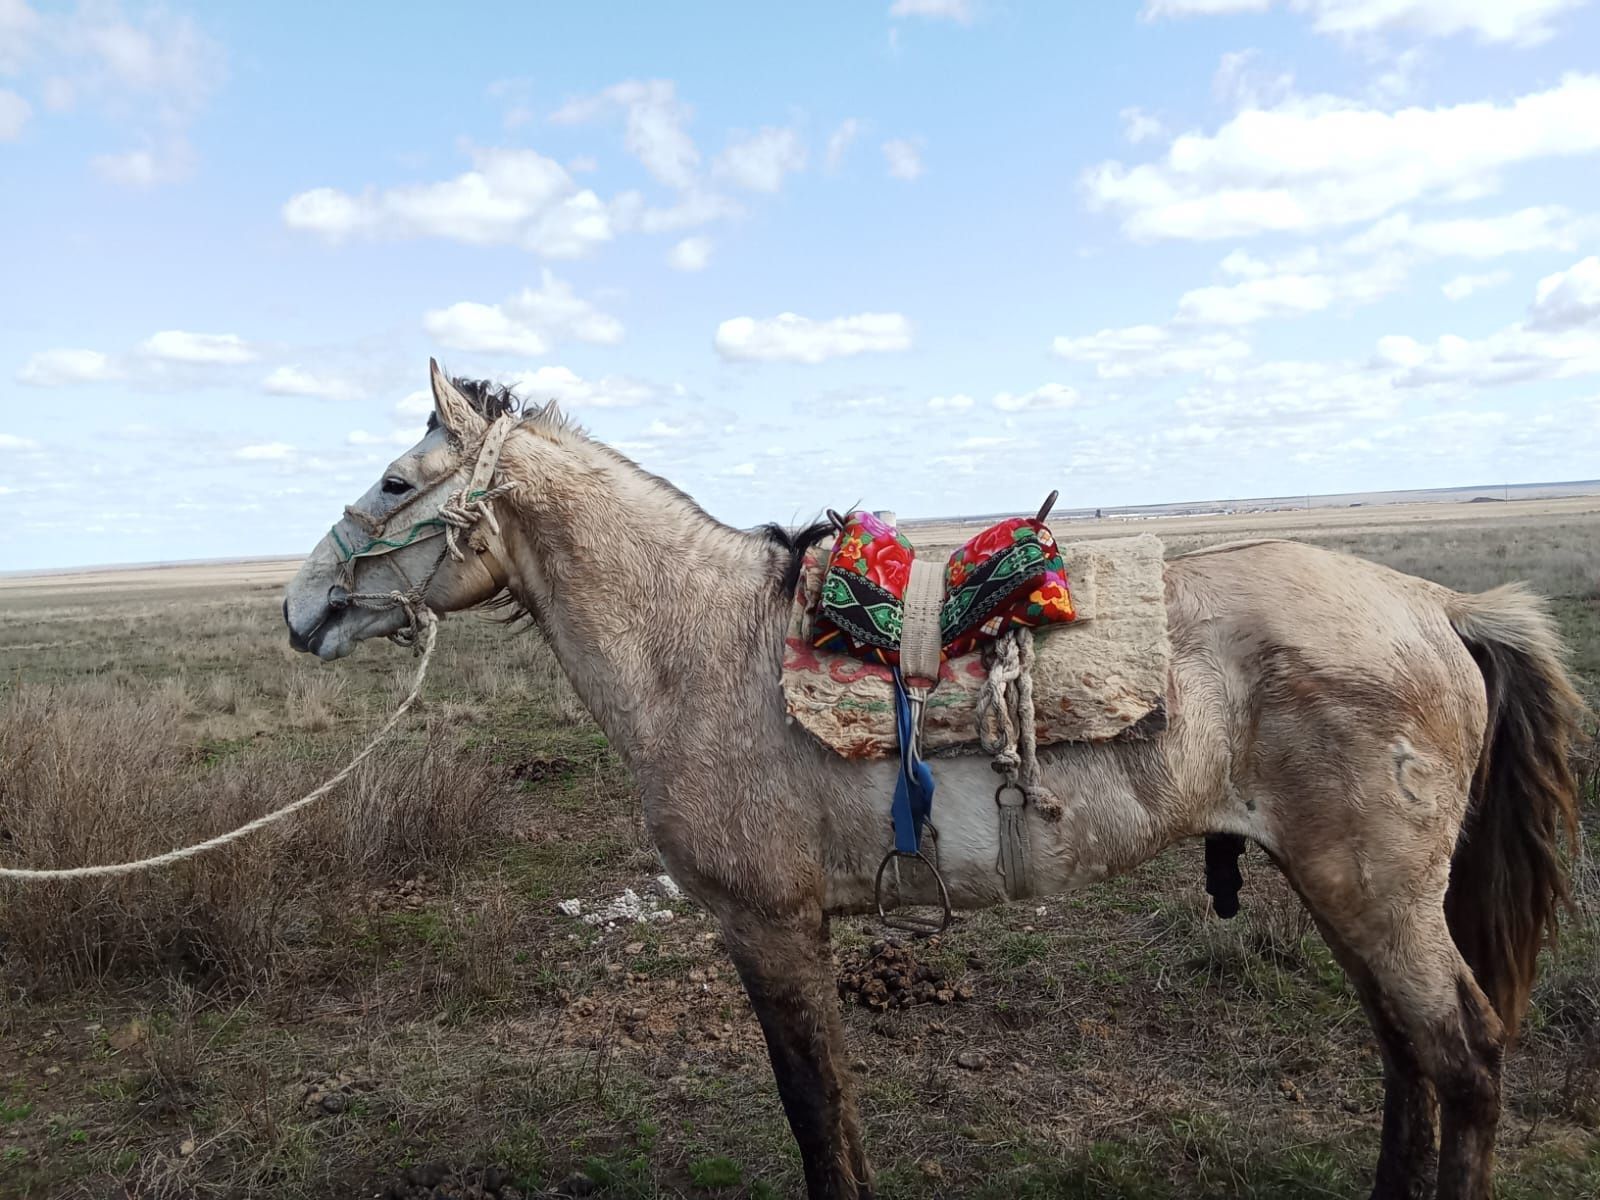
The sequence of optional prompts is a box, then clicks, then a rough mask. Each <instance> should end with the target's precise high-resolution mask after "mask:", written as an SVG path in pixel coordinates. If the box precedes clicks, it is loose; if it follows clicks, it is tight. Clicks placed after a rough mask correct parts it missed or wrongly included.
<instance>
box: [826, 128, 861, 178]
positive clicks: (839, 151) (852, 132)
mask: <svg viewBox="0 0 1600 1200" xmlns="http://www.w3.org/2000/svg"><path fill="white" fill-rule="evenodd" d="M860 133H861V122H860V121H858V120H856V118H855V117H846V118H845V119H844V120H842V121H840V122H839V127H838V128H837V129H835V130H834V131H833V132H832V133H831V134H829V135H828V151H827V155H826V161H827V164H828V170H830V171H837V170H838V169H839V164H840V163H842V162H843V161H844V156H845V152H846V151H847V150H849V149H850V143H851V142H853V141H855V140H856V137H857V136H858V135H859V134H860Z"/></svg>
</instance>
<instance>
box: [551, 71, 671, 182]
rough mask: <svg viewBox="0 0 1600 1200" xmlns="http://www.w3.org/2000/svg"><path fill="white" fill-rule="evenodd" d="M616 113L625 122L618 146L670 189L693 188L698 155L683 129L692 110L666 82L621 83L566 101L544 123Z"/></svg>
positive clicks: (567, 122) (571, 121)
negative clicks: (621, 115)
mask: <svg viewBox="0 0 1600 1200" xmlns="http://www.w3.org/2000/svg"><path fill="white" fill-rule="evenodd" d="M618 109H620V110H621V111H622V112H623V114H624V118H625V122H626V132H625V133H624V135H623V144H624V145H625V146H627V148H628V151H629V153H631V154H632V155H633V156H634V157H635V158H637V159H638V160H639V161H640V162H641V163H643V164H644V167H645V169H646V170H647V171H649V172H650V174H652V175H654V176H655V177H656V178H657V179H659V180H660V181H661V182H662V183H665V184H667V185H668V186H670V187H675V188H687V187H689V186H690V185H691V184H693V183H694V180H695V173H696V171H697V169H698V168H699V165H700V152H699V150H697V149H696V148H695V144H694V139H693V138H691V137H690V136H689V133H688V131H687V130H686V129H685V128H684V126H686V125H687V124H688V123H689V120H690V118H691V117H692V116H693V115H694V110H693V109H691V108H690V107H689V106H688V105H687V104H685V103H684V102H683V101H682V100H680V99H678V90H677V85H676V84H674V83H673V82H672V81H671V80H670V79H649V80H640V79H629V80H625V81H624V82H622V83H618V84H614V85H612V86H611V87H608V88H606V89H605V90H604V91H602V92H598V93H596V94H594V95H592V96H582V97H579V98H577V99H574V100H569V101H567V103H566V104H564V105H562V106H561V107H560V108H559V109H557V110H556V111H555V112H553V113H552V114H550V120H551V121H552V122H554V123H555V124H557V125H575V124H579V123H581V122H585V121H591V120H594V119H595V118H596V117H598V116H601V115H603V114H605V113H607V112H610V111H614V110H618Z"/></svg>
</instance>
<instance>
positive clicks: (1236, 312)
mask: <svg viewBox="0 0 1600 1200" xmlns="http://www.w3.org/2000/svg"><path fill="white" fill-rule="evenodd" d="M1230 264H1231V267H1232V269H1233V270H1234V271H1235V272H1238V273H1248V277H1247V278H1245V279H1244V280H1243V281H1241V282H1239V283H1233V284H1227V285H1214V286H1211V287H1202V288H1194V289H1193V290H1191V291H1187V292H1185V293H1184V294H1183V295H1182V296H1181V297H1179V299H1178V312H1177V318H1176V319H1177V320H1179V321H1181V322H1184V323H1187V324H1193V325H1246V324H1250V323H1251V322H1254V321H1262V320H1266V319H1268V318H1273V317H1293V316H1302V315H1304V314H1306V313H1314V312H1321V311H1322V310H1323V309H1326V308H1331V307H1332V306H1333V305H1335V304H1346V303H1347V304H1369V303H1371V302H1372V301H1374V300H1377V299H1379V298H1380V297H1383V296H1386V295H1388V294H1389V293H1391V292H1393V291H1395V290H1396V289H1397V288H1398V287H1400V285H1401V284H1402V283H1404V282H1405V268H1404V266H1403V264H1401V263H1399V262H1396V261H1393V260H1388V259H1385V260H1380V261H1377V262H1374V263H1370V264H1367V265H1365V266H1363V267H1360V268H1357V269H1351V270H1331V271H1303V270H1295V269H1289V270H1283V269H1275V268H1273V267H1272V266H1271V265H1269V264H1266V263H1262V262H1260V261H1259V260H1255V259H1251V258H1250V256H1248V255H1237V254H1236V255H1229V256H1228V258H1226V259H1224V260H1223V269H1224V270H1228V269H1230ZM1261 268H1266V270H1265V271H1262V270H1261Z"/></svg>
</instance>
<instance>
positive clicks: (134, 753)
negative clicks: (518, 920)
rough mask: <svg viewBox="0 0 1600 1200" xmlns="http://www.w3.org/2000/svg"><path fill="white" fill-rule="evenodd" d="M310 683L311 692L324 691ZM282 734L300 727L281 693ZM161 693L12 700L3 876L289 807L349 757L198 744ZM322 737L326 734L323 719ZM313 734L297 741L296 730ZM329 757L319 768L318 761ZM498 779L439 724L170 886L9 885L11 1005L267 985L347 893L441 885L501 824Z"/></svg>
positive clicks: (170, 693)
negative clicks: (161, 986)
mask: <svg viewBox="0 0 1600 1200" xmlns="http://www.w3.org/2000/svg"><path fill="white" fill-rule="evenodd" d="M322 686H323V693H321V694H329V693H332V692H334V691H336V690H337V689H335V688H327V687H326V686H325V685H322ZM289 691H290V694H291V696H293V695H296V694H297V693H298V694H299V695H300V697H301V699H302V705H301V706H295V707H294V708H293V710H292V711H293V712H294V714H295V715H294V717H293V718H292V720H293V727H294V728H296V729H305V728H307V727H308V725H307V722H306V721H305V719H304V715H303V714H304V713H305V708H304V707H303V703H304V697H305V696H306V695H308V694H313V693H312V692H311V690H310V689H308V688H307V687H306V686H305V685H304V684H302V683H300V682H299V681H292V682H291V683H290V686H289ZM192 715H193V705H192V704H191V703H190V701H189V693H188V691H187V689H186V688H184V687H183V686H182V684H181V681H180V680H177V679H171V678H169V679H166V680H163V681H161V682H159V683H157V684H155V685H153V686H147V687H144V688H140V687H137V686H130V685H127V684H122V683H108V682H104V681H96V682H92V683H88V684H79V685H71V686H67V685H59V684H57V685H24V686H21V687H18V688H15V689H13V690H12V691H11V692H10V693H9V694H8V695H7V696H6V697H5V698H4V700H3V701H0V762H3V763H4V768H5V769H4V771H3V773H0V840H3V843H4V846H5V851H6V859H7V861H8V862H10V863H12V864H16V865H24V866H35V867H56V866H70V865H83V864H91V863H97V862H108V861H117V860H120V859H126V858H131V857H139V856H143V855H146V854H152V853H157V852H160V851H162V850H167V849H170V848H171V847H172V845H173V844H175V843H183V842H190V841H197V840H200V839H203V838H205V837H209V836H211V835H213V834H216V833H220V832H223V831H224V830H227V829H230V828H233V827H234V826H236V825H239V824H241V823H242V822H243V821H245V820H248V819H250V818H251V817H254V816H257V815H259V814H260V813H262V812H264V811H266V810H268V809H269V808H273V807H275V806H277V805H280V804H282V803H283V802H284V801H285V800H286V799H288V798H292V797H294V796H296V795H300V794H303V793H304V792H306V791H309V790H310V789H311V788H312V787H314V786H315V785H316V784H317V783H318V782H320V780H321V779H322V778H323V777H325V776H326V775H327V774H329V773H331V771H332V770H333V769H334V768H335V765H336V764H337V762H338V759H339V758H340V757H344V756H347V755H348V753H349V752H351V751H353V750H354V748H355V747H354V746H353V745H346V744H343V743H336V744H334V745H332V746H329V747H327V748H325V750H323V751H319V752H316V753H311V752H309V748H302V752H301V753H298V754H289V755H285V754H282V753H276V752H270V751H262V750H257V749H254V748H252V747H251V746H249V745H239V744H231V743H222V744H218V745H213V746H209V747H207V746H197V745H195V744H194V741H193V739H192V737H191V735H189V733H188V732H187V730H186V729H185V720H186V719H187V718H189V717H191V716H192ZM330 723H331V722H330ZM325 727H326V726H325V725H324V726H321V727H318V726H311V728H313V729H317V728H325ZM330 752H331V753H330ZM504 801H505V793H504V791H503V789H502V787H501V780H500V775H499V772H498V771H496V770H495V768H494V766H493V764H492V763H490V762H488V761H486V760H485V759H484V758H483V757H482V756H481V755H475V754H472V753H470V752H468V751H466V750H465V749H464V748H463V746H462V744H461V743H460V741H459V740H457V739H454V738H453V737H451V736H450V735H449V734H448V733H447V732H445V731H443V730H439V729H426V730H423V731H421V732H420V735H419V736H418V737H416V738H414V739H413V740H411V741H410V742H408V743H406V744H403V745H400V746H398V747H396V748H395V749H394V750H393V751H391V752H390V753H388V754H384V755H375V756H374V757H373V758H371V759H369V760H368V761H367V762H366V763H364V764H363V765H362V767H361V768H359V769H358V771H357V773H356V774H355V775H354V776H353V777H352V780H351V782H350V784H349V785H348V786H347V787H346V788H344V789H342V790H341V792H340V794H339V795H338V796H336V797H335V798H333V799H332V800H330V801H329V802H328V803H326V804H324V805H321V806H318V807H315V808H313V809H312V810H311V811H310V812H309V813H308V814H306V815H305V816H304V817H302V818H301V819H299V820H297V821H294V822H292V823H290V824H288V825H285V826H282V827H279V828H274V829H273V830H270V831H268V832H266V833H264V834H263V835H261V836H259V837H257V838H253V839H251V840H250V841H248V842H241V843H239V844H236V845H233V846H228V847H224V848H222V849H220V850H218V851H216V852H213V853H210V854H207V855H205V856H204V857H202V858H198V859H195V860H192V861H190V862H187V863H183V864H180V865H179V866H178V867H176V868H175V869H173V870H171V871H163V872H149V873H142V874H136V875H130V876H123V877H114V878H111V879H106V880H96V879H88V880H81V881H76V880H74V881H66V882H62V883H52V884H47V885H43V886H34V885H7V889H6V892H5V893H4V895H5V899H4V909H3V914H4V929H5V935H6V942H5V958H6V962H7V965H8V967H10V968H12V970H11V971H9V972H8V974H9V975H10V979H11V987H12V988H14V989H18V990H21V991H23V992H25V993H26V992H33V991H37V990H40V989H53V988H59V987H70V986H82V985H84V984H87V983H91V982H105V981H107V980H109V979H111V978H113V977H118V976H122V975H126V974H127V973H129V972H131V971H138V970H149V969H157V970H165V971H167V972H169V973H176V974H177V975H179V976H182V977H195V978H201V979H204V980H206V981H207V982H208V984H210V985H213V986H215V985H218V984H222V983H226V984H228V985H229V986H243V987H250V986H257V985H261V984H263V983H264V982H266V981H269V980H271V979H273V978H274V977H275V976H276V975H277V974H278V972H279V970H280V968H281V966H282V964H283V962H284V960H285V957H286V956H293V955H294V954H295V953H296V952H297V951H298V950H299V949H300V948H302V947H303V945H304V943H305V930H306V928H307V926H308V923H310V922H312V921H314V920H317V919H326V918H327V915H328V914H329V913H337V911H338V909H339V906H340V904H341V903H342V902H343V900H344V899H345V897H346V895H347V893H348V892H349V890H350V889H351V888H354V887H359V886H362V885H365V884H368V883H370V882H371V881H374V880H384V879H397V878H403V877H405V876H406V875H407V874H409V873H414V872H415V871H417V870H422V869H428V870H433V871H435V872H437V871H440V870H448V869H450V868H452V867H454V866H455V865H458V864H459V863H460V862H461V861H463V860H464V859H465V858H467V857H469V856H470V855H472V854H473V853H475V852H476V851H478V850H479V849H481V847H482V846H483V845H484V844H485V843H486V842H487V841H488V840H489V839H490V838H492V837H493V836H494V835H496V834H497V833H500V832H501V831H502V830H503V827H504V824H505V803H504Z"/></svg>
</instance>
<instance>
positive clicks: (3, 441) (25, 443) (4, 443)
mask: <svg viewBox="0 0 1600 1200" xmlns="http://www.w3.org/2000/svg"><path fill="white" fill-rule="evenodd" d="M38 448H39V443H38V442H36V441H34V440H33V439H32V438H25V437H18V436H17V435H16V434H14V433H0V450H37V449H38Z"/></svg>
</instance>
